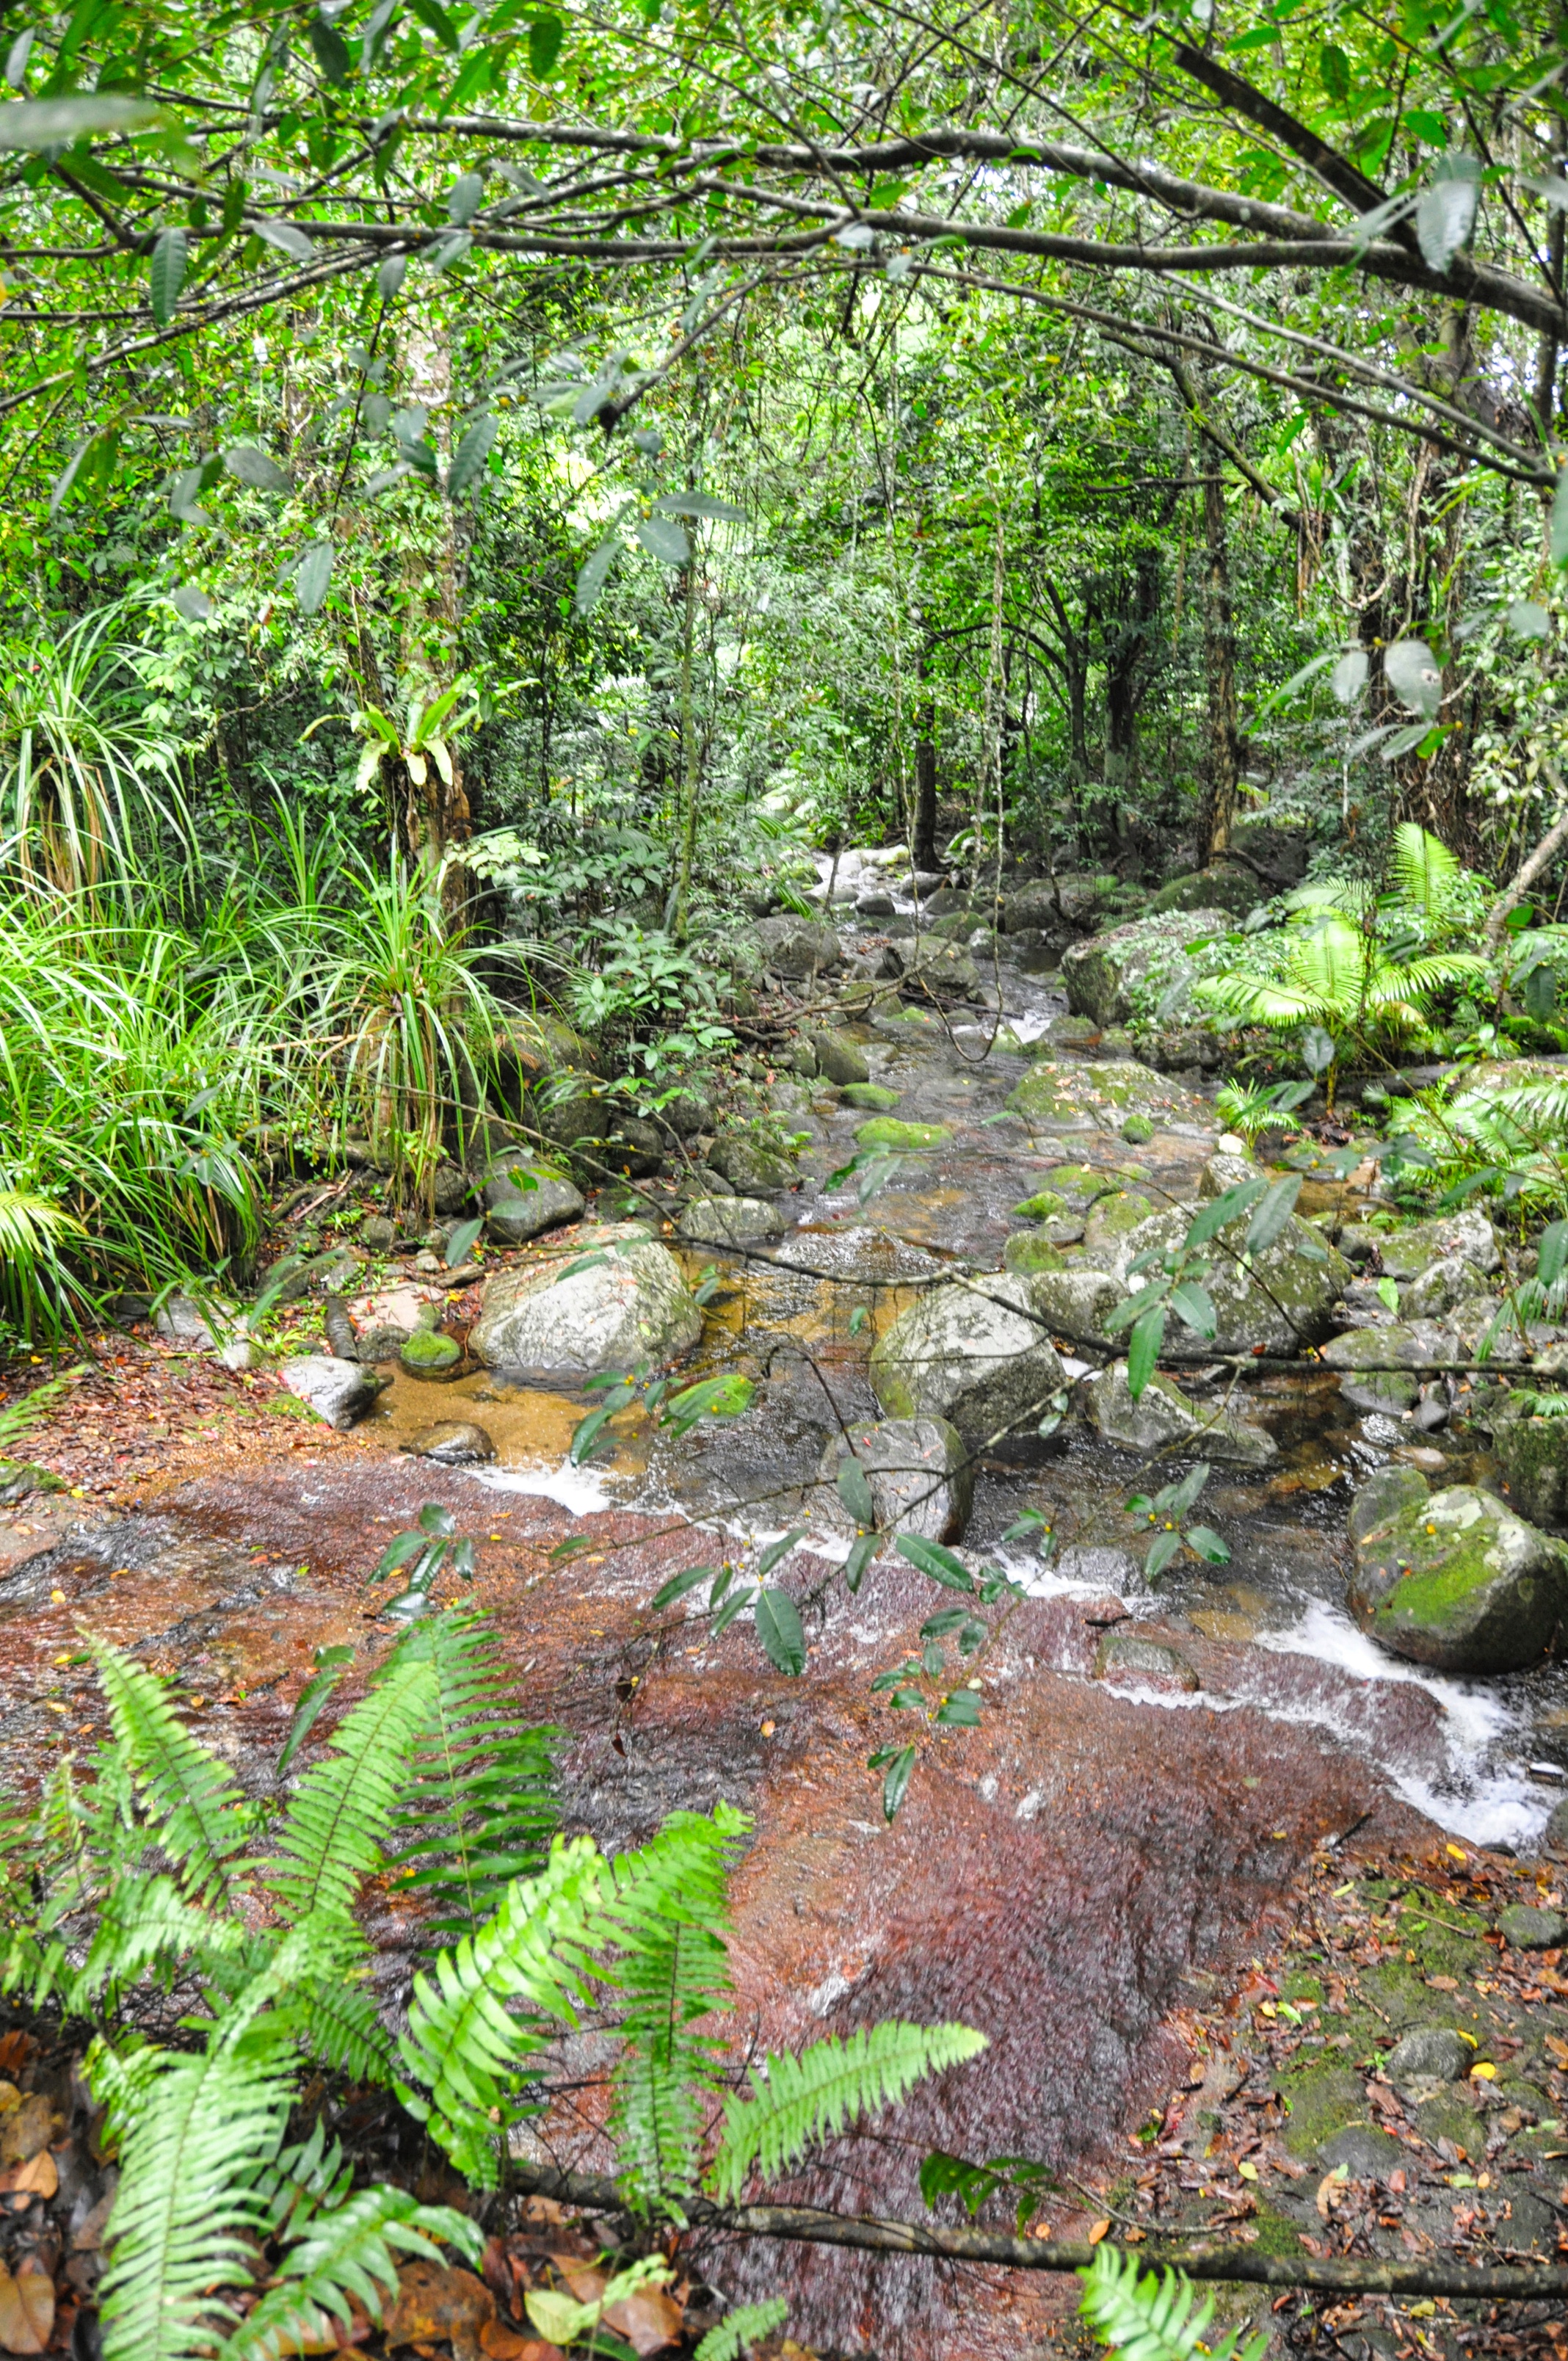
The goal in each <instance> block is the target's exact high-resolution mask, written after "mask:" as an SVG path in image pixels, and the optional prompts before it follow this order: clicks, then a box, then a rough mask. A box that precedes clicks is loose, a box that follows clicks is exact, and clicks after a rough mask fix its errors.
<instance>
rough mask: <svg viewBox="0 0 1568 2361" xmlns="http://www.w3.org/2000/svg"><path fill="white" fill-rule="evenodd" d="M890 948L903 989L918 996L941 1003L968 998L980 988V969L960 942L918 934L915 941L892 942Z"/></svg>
mask: <svg viewBox="0 0 1568 2361" xmlns="http://www.w3.org/2000/svg"><path fill="white" fill-rule="evenodd" d="M894 950H895V951H896V952H897V955H898V962H899V971H900V974H901V976H902V978H903V988H904V990H905V992H907V993H911V994H915V995H916V997H917V998H919V999H922V1000H935V1001H938V1002H941V1003H943V1004H944V1005H945V1004H947V1003H948V1002H951V1001H955V1000H970V999H972V998H973V996H974V994H976V993H977V992H978V991H979V990H980V970H979V968H978V967H977V966H976V965H975V963H974V961H973V960H972V959H971V958H970V954H969V952H968V951H967V950H964V949H963V947H962V945H961V944H959V943H948V942H944V941H943V940H942V939H941V938H940V936H937V935H921V936H920V937H919V938H918V939H916V940H915V941H905V942H901V943H896V944H895V945H894Z"/></svg>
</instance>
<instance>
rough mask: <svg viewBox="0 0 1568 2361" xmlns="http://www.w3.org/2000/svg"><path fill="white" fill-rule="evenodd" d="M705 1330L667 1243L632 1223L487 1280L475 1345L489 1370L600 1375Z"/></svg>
mask: <svg viewBox="0 0 1568 2361" xmlns="http://www.w3.org/2000/svg"><path fill="white" fill-rule="evenodd" d="M701 1334H702V1313H701V1312H700V1311H699V1310H698V1309H697V1306H696V1303H695V1302H694V1301H692V1298H691V1296H690V1294H689V1293H688V1291H687V1289H686V1285H685V1280H684V1279H683V1278H682V1277H681V1267H680V1265H679V1263H678V1262H677V1261H676V1260H675V1257H674V1255H673V1254H671V1253H670V1251H669V1249H668V1247H667V1246H660V1245H658V1244H657V1242H656V1241H655V1240H653V1239H652V1238H650V1237H649V1236H648V1235H647V1233H646V1232H645V1231H642V1230H638V1229H636V1228H634V1227H630V1225H629V1227H628V1229H627V1230H626V1231H625V1232H624V1233H623V1234H621V1235H616V1236H612V1237H610V1238H609V1239H608V1240H606V1241H604V1242H602V1243H599V1244H597V1245H588V1244H587V1243H586V1242H585V1244H584V1246H583V1251H582V1252H581V1253H579V1254H575V1255H565V1256H559V1255H558V1256H552V1257H549V1259H547V1260H545V1261H543V1262H539V1263H535V1264H532V1266H530V1267H529V1268H526V1269H522V1270H507V1271H500V1272H498V1273H497V1275H496V1276H495V1277H494V1278H493V1279H487V1280H486V1281H485V1290H484V1300H483V1301H482V1302H481V1304H480V1307H479V1317H478V1320H477V1323H476V1324H475V1327H474V1331H473V1334H472V1335H471V1336H470V1338H469V1340H468V1342H469V1350H470V1351H471V1352H472V1353H473V1355H474V1356H475V1357H476V1359H477V1360H480V1361H483V1362H484V1363H485V1365H486V1367H488V1368H492V1369H519V1370H531V1371H537V1372H539V1373H541V1374H543V1375H551V1376H556V1377H565V1378H573V1377H576V1378H588V1377H598V1376H601V1375H603V1374H604V1373H605V1372H606V1371H608V1370H611V1369H616V1370H620V1369H633V1368H636V1367H638V1366H639V1365H648V1364H652V1365H656V1364H658V1363H661V1362H664V1361H673V1360H675V1359H677V1358H678V1357H679V1356H680V1355H681V1354H683V1353H687V1352H689V1351H690V1350H691V1348H692V1346H693V1345H695V1344H696V1340H697V1338H698V1337H699V1336H700V1335H701Z"/></svg>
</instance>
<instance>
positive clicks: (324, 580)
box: [294, 541, 333, 615]
mask: <svg viewBox="0 0 1568 2361" xmlns="http://www.w3.org/2000/svg"><path fill="white" fill-rule="evenodd" d="M332 561H333V546H332V544H331V542H330V541H313V542H312V544H311V545H310V547H309V549H307V550H306V552H305V554H304V555H303V557H302V558H301V560H300V562H299V564H298V565H297V566H295V568H294V596H295V598H297V599H298V601H299V605H300V611H301V612H302V614H305V615H313V614H315V613H316V612H317V610H318V609H319V608H320V606H321V603H322V600H323V598H325V597H326V586H327V584H328V583H329V582H330V581H331V580H332Z"/></svg>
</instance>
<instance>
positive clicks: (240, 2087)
mask: <svg viewBox="0 0 1568 2361" xmlns="http://www.w3.org/2000/svg"><path fill="white" fill-rule="evenodd" d="M286 2065H287V2053H286V2052H285V2051H284V2050H282V2049H281V2048H280V2045H278V2044H277V2043H274V2042H267V2041H264V2040H257V2039H256V2038H254V2037H252V2038H251V2039H250V2040H249V2041H244V2042H240V2043H238V2044H236V2045H234V2046H229V2045H227V2044H225V2045H223V2046H220V2047H215V2048H213V2049H212V2050H210V2051H208V2052H205V2053H202V2054H198V2055H196V2056H194V2057H192V2056H187V2055H181V2054H178V2053H175V2052H171V2051H167V2050H155V2051H143V2052H142V2053H140V2054H139V2055H138V2056H133V2058H132V2059H130V2060H129V2061H128V2062H126V2063H124V2064H122V2063H121V2062H120V2061H118V2060H111V2059H108V2058H107V2057H106V2055H105V2053H104V2051H103V2049H102V2048H101V2047H99V2046H98V2045H95V2046H94V2050H93V2053H90V2056H89V2071H90V2075H91V2078H92V2080H93V2087H94V2090H95V2091H97V2092H99V2093H100V2095H108V2096H109V2098H110V2122H111V2127H112V2128H113V2130H114V2131H115V2135H116V2136H117V2138H118V2141H119V2146H120V2185H119V2190H118V2192H117V2194H116V2196H115V2203H114V2208H113V2211H112V2212H111V2214H110V2217H109V2224H108V2231H107V2236H106V2242H105V2243H106V2245H107V2247H108V2268H106V2270H105V2271H104V2279H103V2283H102V2309H101V2312H100V2315H99V2318H100V2326H101V2328H102V2331H103V2339H104V2361H187V2356H194V2355H196V2354H198V2353H203V2354H210V2352H211V2350H212V2346H213V2345H214V2342H215V2334H214V2332H215V2331H216V2330H217V2328H218V2327H219V2324H220V2323H223V2322H225V2320H231V2319H232V2318H233V2317H234V2306H233V2305H232V2303H230V2302H229V2301H227V2300H226V2298H225V2295H224V2293H223V2290H225V2289H234V2288H238V2287H248V2286H249V2284H250V2283H251V2279H252V2277H253V2275H254V2270H255V2264H256V2250H255V2246H254V2244H253V2241H254V2238H255V2237H256V2235H257V2234H258V2232H259V2231H260V2229H261V2228H262V2226H263V2219H264V2216H263V2208H262V2205H261V2202H260V2200H259V2198H258V2195H257V2191H256V2187H255V2183H256V2180H257V2178H258V2175H259V2173H260V2171H261V2169H262V2168H263V2167H264V2166H265V2165H266V2164H267V2163H268V2162H269V2159H270V2158H273V2157H274V2156H276V2154H277V2152H278V2149H279V2147H280V2142H281V2138H282V2133H283V2128H284V2125H285V2124H286V2122H287V2120H288V2112H289V2100H290V2086H289V2081H288V2078H287V2072H286ZM105 2085H107V2090H106V2092H105Z"/></svg>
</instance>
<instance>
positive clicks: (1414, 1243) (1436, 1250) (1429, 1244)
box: [1378, 1205, 1503, 1279]
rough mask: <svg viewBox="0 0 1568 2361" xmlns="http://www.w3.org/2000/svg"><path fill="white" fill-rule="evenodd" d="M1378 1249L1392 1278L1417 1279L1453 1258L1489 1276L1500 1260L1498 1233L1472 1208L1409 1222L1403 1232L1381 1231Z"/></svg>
mask: <svg viewBox="0 0 1568 2361" xmlns="http://www.w3.org/2000/svg"><path fill="white" fill-rule="evenodd" d="M1378 1246H1379V1249H1380V1251H1381V1254H1382V1257H1383V1268H1384V1269H1385V1271H1387V1274H1388V1276H1389V1277H1390V1278H1391V1279H1420V1278H1421V1277H1422V1276H1423V1275H1424V1274H1425V1273H1426V1272H1427V1271H1428V1270H1430V1269H1431V1266H1432V1264H1433V1263H1436V1262H1443V1261H1446V1260H1448V1259H1450V1258H1451V1257H1458V1258H1459V1259H1460V1260H1462V1261H1464V1262H1466V1263H1468V1264H1469V1265H1470V1266H1471V1268H1473V1269H1475V1270H1478V1271H1480V1272H1482V1273H1483V1274H1489V1273H1490V1272H1492V1271H1495V1270H1496V1269H1497V1268H1498V1267H1499V1265H1500V1264H1501V1262H1502V1259H1503V1256H1502V1249H1501V1247H1500V1246H1498V1244H1497V1231H1496V1230H1495V1229H1494V1228H1493V1227H1492V1224H1491V1223H1490V1222H1489V1221H1488V1220H1487V1219H1486V1214H1485V1213H1481V1212H1480V1211H1478V1209H1477V1208H1476V1207H1475V1206H1474V1205H1466V1206H1462V1207H1461V1208H1460V1209H1459V1211H1458V1212H1456V1213H1446V1214H1442V1215H1441V1216H1439V1217H1438V1218H1437V1219H1436V1220H1433V1221H1430V1222H1412V1223H1411V1224H1409V1227H1408V1228H1405V1229H1398V1230H1387V1231H1384V1232H1381V1233H1380V1234H1379V1236H1378Z"/></svg>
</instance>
